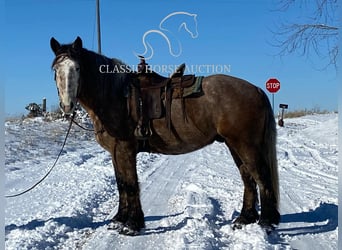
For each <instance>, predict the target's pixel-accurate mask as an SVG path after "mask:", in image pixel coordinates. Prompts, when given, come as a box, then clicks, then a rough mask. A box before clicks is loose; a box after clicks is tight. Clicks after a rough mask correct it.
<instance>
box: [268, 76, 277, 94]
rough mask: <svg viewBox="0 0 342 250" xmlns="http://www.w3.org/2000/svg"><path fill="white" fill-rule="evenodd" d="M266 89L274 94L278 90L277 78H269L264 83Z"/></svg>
mask: <svg viewBox="0 0 342 250" xmlns="http://www.w3.org/2000/svg"><path fill="white" fill-rule="evenodd" d="M266 89H267V90H268V91H269V92H271V93H275V92H277V91H278V90H279V89H280V82H279V81H278V79H277V78H270V79H269V80H268V81H267V82H266Z"/></svg>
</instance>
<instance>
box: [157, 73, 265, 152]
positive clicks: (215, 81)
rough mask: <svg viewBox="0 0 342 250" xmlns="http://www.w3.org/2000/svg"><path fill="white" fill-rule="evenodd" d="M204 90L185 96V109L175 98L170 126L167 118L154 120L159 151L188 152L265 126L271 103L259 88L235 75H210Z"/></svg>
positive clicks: (205, 82) (204, 80)
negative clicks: (167, 124)
mask: <svg viewBox="0 0 342 250" xmlns="http://www.w3.org/2000/svg"><path fill="white" fill-rule="evenodd" d="M202 90H203V95H201V96H200V97H193V98H185V102H184V106H185V112H183V110H182V102H181V100H180V99H174V100H173V101H172V109H171V118H172V119H171V120H172V128H171V130H169V128H167V127H166V124H165V120H164V119H159V120H154V121H153V129H154V136H153V137H152V138H151V140H150V141H151V143H152V146H153V145H155V146H156V148H158V149H157V150H156V151H159V152H162V151H166V152H165V153H176V154H178V153H182V152H184V151H186V152H188V151H192V150H196V149H198V148H201V147H203V146H205V145H207V144H209V143H211V142H213V141H214V140H215V139H216V138H218V137H222V138H234V137H235V136H237V135H239V136H241V137H246V138H247V137H249V136H252V135H253V133H255V132H257V133H258V132H260V131H256V130H261V129H262V128H263V123H264V118H265V114H266V112H265V110H267V109H268V108H269V107H268V106H267V105H268V104H267V101H266V100H267V96H266V95H265V93H264V92H263V91H262V90H261V89H260V88H258V87H256V86H254V85H253V84H251V83H249V82H247V81H245V80H243V79H239V78H236V77H232V76H228V75H211V76H207V77H204V78H203V81H202ZM265 98H266V99H265ZM164 147H165V148H164ZM167 151H168V152H167Z"/></svg>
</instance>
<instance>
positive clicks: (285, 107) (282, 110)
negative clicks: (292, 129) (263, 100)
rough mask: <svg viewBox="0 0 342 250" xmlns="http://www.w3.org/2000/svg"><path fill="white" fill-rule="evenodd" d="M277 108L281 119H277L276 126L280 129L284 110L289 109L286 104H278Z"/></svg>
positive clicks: (282, 124)
mask: <svg viewBox="0 0 342 250" xmlns="http://www.w3.org/2000/svg"><path fill="white" fill-rule="evenodd" d="M279 108H281V117H280V118H279V119H278V125H279V126H280V127H284V110H285V109H288V108H289V105H288V104H279Z"/></svg>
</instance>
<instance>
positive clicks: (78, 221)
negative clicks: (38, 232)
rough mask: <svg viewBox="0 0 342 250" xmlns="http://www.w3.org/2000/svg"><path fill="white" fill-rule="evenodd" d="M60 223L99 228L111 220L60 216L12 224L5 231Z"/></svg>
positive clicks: (84, 227)
mask: <svg viewBox="0 0 342 250" xmlns="http://www.w3.org/2000/svg"><path fill="white" fill-rule="evenodd" d="M53 222H55V223H58V224H62V225H65V226H66V227H68V228H71V229H73V230H75V229H76V230H81V229H86V228H90V229H97V228H99V227H102V226H105V225H107V224H109V223H110V220H105V221H100V222H93V221H92V219H91V218H89V217H87V216H85V215H80V216H76V217H58V218H50V219H47V220H40V219H36V220H32V221H30V222H28V223H26V224H23V225H19V226H18V225H15V224H10V225H7V226H5V233H6V234H8V233H9V232H10V231H12V230H16V229H19V230H35V229H36V228H38V227H42V226H44V225H45V224H46V223H53Z"/></svg>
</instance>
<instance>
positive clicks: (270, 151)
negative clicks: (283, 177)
mask: <svg viewBox="0 0 342 250" xmlns="http://www.w3.org/2000/svg"><path fill="white" fill-rule="evenodd" d="M264 96H265V99H266V104H267V105H266V106H267V107H266V109H267V110H266V114H265V124H264V145H263V147H262V154H263V157H264V160H265V162H266V166H267V167H268V168H269V169H268V170H269V172H270V177H271V182H272V187H273V192H274V196H275V199H276V204H275V205H276V208H279V177H278V162H277V149H276V143H277V129H276V123H275V119H274V114H273V109H272V107H271V103H270V101H269V99H268V98H267V96H266V94H265V93H264Z"/></svg>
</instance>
